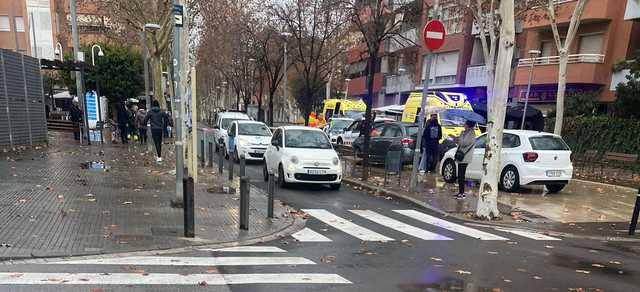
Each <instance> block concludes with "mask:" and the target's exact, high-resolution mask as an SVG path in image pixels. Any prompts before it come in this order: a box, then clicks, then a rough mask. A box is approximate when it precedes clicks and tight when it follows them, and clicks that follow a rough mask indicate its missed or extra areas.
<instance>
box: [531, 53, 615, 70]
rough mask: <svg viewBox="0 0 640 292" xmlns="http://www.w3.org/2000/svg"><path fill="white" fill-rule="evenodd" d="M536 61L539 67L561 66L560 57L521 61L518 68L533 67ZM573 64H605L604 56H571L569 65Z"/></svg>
mask: <svg viewBox="0 0 640 292" xmlns="http://www.w3.org/2000/svg"><path fill="white" fill-rule="evenodd" d="M533 60H535V63H534V64H533V65H534V66H538V65H558V64H560V56H551V57H538V58H534V59H531V58H529V59H520V61H518V67H528V66H531V62H532V61H533ZM573 63H604V55H600V54H576V55H569V64H573Z"/></svg>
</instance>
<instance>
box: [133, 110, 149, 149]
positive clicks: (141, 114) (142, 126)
mask: <svg viewBox="0 0 640 292" xmlns="http://www.w3.org/2000/svg"><path fill="white" fill-rule="evenodd" d="M146 116H147V110H145V109H144V105H141V106H140V109H139V110H138V112H137V113H136V129H138V133H139V139H138V141H140V144H141V145H144V144H147V141H148V140H147V124H146V123H143V122H142V121H144V119H145V118H146Z"/></svg>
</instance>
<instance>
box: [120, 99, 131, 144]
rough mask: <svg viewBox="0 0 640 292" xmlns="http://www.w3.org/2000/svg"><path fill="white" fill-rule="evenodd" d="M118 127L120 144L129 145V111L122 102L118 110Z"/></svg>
mask: <svg viewBox="0 0 640 292" xmlns="http://www.w3.org/2000/svg"><path fill="white" fill-rule="evenodd" d="M118 126H119V127H120V139H122V144H129V133H127V130H128V129H129V111H128V109H127V106H126V105H125V103H124V102H123V103H122V104H121V105H120V108H119V109H118Z"/></svg>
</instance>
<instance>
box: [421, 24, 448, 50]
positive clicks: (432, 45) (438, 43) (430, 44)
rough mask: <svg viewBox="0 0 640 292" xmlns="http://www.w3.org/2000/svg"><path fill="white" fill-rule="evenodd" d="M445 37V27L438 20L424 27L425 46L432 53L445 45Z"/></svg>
mask: <svg viewBox="0 0 640 292" xmlns="http://www.w3.org/2000/svg"><path fill="white" fill-rule="evenodd" d="M444 35H445V33H444V25H443V24H442V22H440V21H438V20H432V21H429V22H428V23H427V25H425V26H424V31H423V33H422V36H423V37H424V44H425V45H427V48H429V49H430V50H432V51H435V50H437V49H439V48H440V47H442V44H444Z"/></svg>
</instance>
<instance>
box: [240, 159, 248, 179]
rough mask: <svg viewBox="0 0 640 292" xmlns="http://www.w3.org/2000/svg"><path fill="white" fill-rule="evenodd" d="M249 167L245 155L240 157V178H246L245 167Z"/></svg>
mask: <svg viewBox="0 0 640 292" xmlns="http://www.w3.org/2000/svg"><path fill="white" fill-rule="evenodd" d="M246 165H247V159H246V158H245V156H244V155H242V156H240V177H243V176H244V167H245V166H246Z"/></svg>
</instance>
